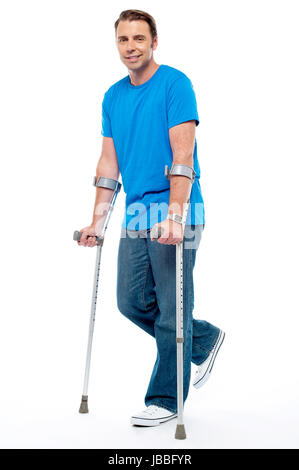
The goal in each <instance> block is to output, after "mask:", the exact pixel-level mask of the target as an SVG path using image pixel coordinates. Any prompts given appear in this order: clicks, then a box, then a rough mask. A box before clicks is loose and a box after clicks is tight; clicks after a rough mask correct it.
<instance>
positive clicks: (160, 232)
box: [151, 225, 163, 238]
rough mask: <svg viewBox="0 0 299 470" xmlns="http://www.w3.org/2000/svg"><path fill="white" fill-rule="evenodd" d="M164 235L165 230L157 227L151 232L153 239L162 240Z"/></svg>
mask: <svg viewBox="0 0 299 470" xmlns="http://www.w3.org/2000/svg"><path fill="white" fill-rule="evenodd" d="M162 235H163V228H162V227H157V226H156V225H155V226H154V227H153V228H152V230H151V238H160V237H161V236H162Z"/></svg>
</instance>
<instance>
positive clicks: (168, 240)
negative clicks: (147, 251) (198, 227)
mask: <svg viewBox="0 0 299 470" xmlns="http://www.w3.org/2000/svg"><path fill="white" fill-rule="evenodd" d="M154 227H159V228H161V230H162V235H161V236H160V238H156V239H155V238H151V241H153V240H157V242H158V243H161V244H162V245H176V244H177V243H180V242H181V241H183V237H184V234H183V226H182V225H181V224H179V223H178V222H175V221H174V220H169V219H165V220H163V222H161V223H159V224H156V225H154Z"/></svg>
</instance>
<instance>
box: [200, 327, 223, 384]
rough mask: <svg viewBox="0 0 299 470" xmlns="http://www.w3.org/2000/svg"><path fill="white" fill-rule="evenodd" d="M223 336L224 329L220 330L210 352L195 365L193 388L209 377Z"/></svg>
mask: <svg viewBox="0 0 299 470" xmlns="http://www.w3.org/2000/svg"><path fill="white" fill-rule="evenodd" d="M224 337H225V333H224V331H221V330H220V333H219V336H218V338H217V341H216V344H215V346H214V347H213V349H212V351H211V352H210V354H209V357H208V358H207V359H206V360H205V361H204V362H203V363H202V364H200V365H199V366H197V370H196V372H195V377H194V380H193V386H194V387H195V388H200V387H202V386H203V385H204V384H205V383H206V381H207V380H208V378H209V377H210V374H211V371H212V368H213V365H214V361H215V359H216V356H217V353H218V351H219V349H220V346H221V344H222V343H223V340H224Z"/></svg>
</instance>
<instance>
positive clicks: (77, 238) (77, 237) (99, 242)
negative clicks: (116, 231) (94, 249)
mask: <svg viewBox="0 0 299 470" xmlns="http://www.w3.org/2000/svg"><path fill="white" fill-rule="evenodd" d="M82 235H83V232H79V231H78V230H76V231H75V232H74V235H73V240H75V241H77V242H79V241H80V239H81V237H82ZM88 237H92V235H87V238H88ZM96 240H97V245H102V244H103V237H96Z"/></svg>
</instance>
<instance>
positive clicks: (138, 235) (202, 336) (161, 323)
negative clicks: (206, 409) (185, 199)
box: [117, 225, 220, 413]
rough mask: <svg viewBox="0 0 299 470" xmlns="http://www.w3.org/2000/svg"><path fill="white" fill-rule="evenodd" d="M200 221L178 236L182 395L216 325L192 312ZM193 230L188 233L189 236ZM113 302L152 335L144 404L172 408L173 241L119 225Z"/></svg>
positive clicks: (174, 373) (174, 403) (174, 407)
mask: <svg viewBox="0 0 299 470" xmlns="http://www.w3.org/2000/svg"><path fill="white" fill-rule="evenodd" d="M203 227H204V226H202V225H196V226H195V225H191V226H190V225H189V226H186V228H185V235H184V242H183V320H184V322H183V326H184V343H183V354H184V376H183V383H184V401H185V400H186V398H187V395H188V391H189V385H190V372H191V362H193V363H194V364H197V365H199V364H201V363H202V362H204V361H205V359H206V358H207V357H208V355H209V353H210V351H211V350H212V348H213V346H214V345H215V343H216V340H217V337H218V335H219V332H220V330H219V328H217V327H215V326H213V325H211V324H210V323H208V322H207V321H204V320H196V319H194V318H193V313H192V312H193V308H194V288H193V268H194V265H195V258H196V251H197V248H198V245H199V242H200V239H201V235H202V230H203ZM192 236H193V239H192ZM117 305H118V309H119V310H120V312H121V313H122V314H123V315H125V316H126V317H127V318H128V319H129V320H131V321H132V322H133V323H135V324H136V325H138V326H139V327H140V328H142V329H143V330H144V331H146V332H147V333H149V334H150V335H151V336H153V337H154V338H155V340H156V345H157V358H156V362H155V364H154V368H153V371H152V375H151V379H150V382H149V386H148V389H147V392H146V396H145V404H146V406H149V405H157V406H161V407H163V408H166V409H167V410H169V411H172V412H174V413H176V412H177V365H176V360H177V355H176V347H177V343H176V246H175V245H162V244H161V243H158V242H157V241H156V240H155V241H151V239H150V230H144V231H140V232H138V231H131V230H127V229H122V232H121V238H120V242H119V250H118V272H117Z"/></svg>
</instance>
